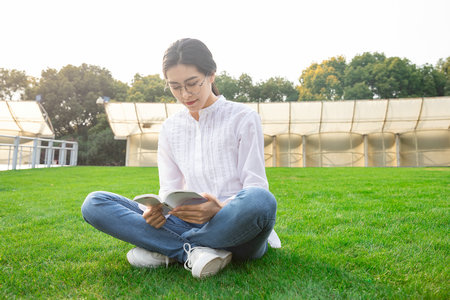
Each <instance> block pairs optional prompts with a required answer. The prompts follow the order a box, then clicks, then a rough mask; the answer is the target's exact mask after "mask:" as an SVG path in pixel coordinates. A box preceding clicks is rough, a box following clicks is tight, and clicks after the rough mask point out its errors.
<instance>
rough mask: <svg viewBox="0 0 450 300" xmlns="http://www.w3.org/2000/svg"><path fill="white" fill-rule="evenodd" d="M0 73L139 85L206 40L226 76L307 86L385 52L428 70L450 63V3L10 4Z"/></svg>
mask: <svg viewBox="0 0 450 300" xmlns="http://www.w3.org/2000/svg"><path fill="white" fill-rule="evenodd" d="M0 12H1V16H0V38H1V47H0V68H6V69H18V70H23V71H25V72H26V73H27V74H28V75H32V76H37V77H39V76H40V73H41V71H42V70H44V69H47V68H56V69H58V70H59V69H60V68H61V67H63V66H65V65H67V64H72V65H77V66H78V65H80V64H82V63H88V64H94V65H98V66H101V67H104V68H106V69H108V70H109V71H111V73H112V75H113V77H114V78H116V79H119V80H121V81H124V82H128V83H130V82H131V80H132V79H133V76H134V74H136V73H140V74H142V75H150V74H161V60H162V56H163V53H164V51H165V49H166V48H167V47H168V46H169V45H170V44H171V43H172V42H173V41H175V40H177V39H179V38H183V37H194V38H198V39H201V40H202V41H203V42H204V43H205V44H206V45H207V46H208V47H209V49H210V50H211V52H212V53H213V56H214V58H215V60H216V63H217V65H218V72H219V73H220V72H222V71H227V72H228V73H229V74H231V75H232V76H234V77H238V76H239V75H240V74H242V73H248V74H249V75H250V76H252V78H253V79H254V81H255V82H256V81H260V80H267V79H268V78H270V77H273V76H281V77H285V78H287V79H288V80H290V81H292V82H294V83H295V84H297V83H298V78H299V76H300V75H301V72H302V70H303V69H305V68H307V67H308V66H309V65H310V64H311V63H313V62H321V61H322V60H325V59H328V58H330V57H333V56H337V55H343V56H344V57H345V58H346V59H347V61H350V60H351V59H352V58H353V57H354V56H355V55H357V54H361V53H363V52H367V51H369V52H375V51H378V52H384V53H385V54H386V55H387V56H399V57H402V58H408V59H409V60H410V61H411V62H413V63H415V64H417V65H422V64H425V63H430V64H433V65H435V64H436V62H437V61H438V59H439V58H446V57H448V56H450V17H449V12H450V1H449V0H424V1H419V0H370V1H369V0H308V1H303V0H297V1H294V0H292V1H289V0H273V1H265V0H255V1H253V0H222V1H214V0H205V1H203V0H201V1H195V0H170V1H167V0H160V1H156V0H154V1H153V0H140V1H139V0H120V1H119V0H117V1H116V0H39V1H36V0H1V1H0Z"/></svg>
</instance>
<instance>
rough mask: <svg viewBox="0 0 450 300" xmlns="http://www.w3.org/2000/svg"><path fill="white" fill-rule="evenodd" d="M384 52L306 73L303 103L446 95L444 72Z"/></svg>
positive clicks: (301, 89)
mask: <svg viewBox="0 0 450 300" xmlns="http://www.w3.org/2000/svg"><path fill="white" fill-rule="evenodd" d="M441 65H442V66H443V65H444V62H443V61H442V62H441V64H439V63H438V65H437V66H436V67H433V66H432V65H429V64H425V65H424V66H422V67H417V66H416V65H414V64H412V63H411V62H410V61H409V60H407V59H405V58H404V59H402V58H399V57H386V56H385V55H384V54H383V53H377V52H375V53H373V54H372V53H369V52H366V53H363V54H362V55H357V56H355V57H354V58H353V59H352V60H351V61H350V62H349V63H348V64H346V63H345V60H344V59H343V57H340V56H338V57H336V58H331V59H330V60H324V61H323V62H322V63H320V64H317V63H314V64H312V65H311V66H310V67H308V68H307V69H306V70H304V71H303V72H302V75H301V76H300V79H299V80H300V85H299V87H298V90H299V93H300V96H299V100H342V99H374V98H382V99H387V98H407V97H433V96H444V95H446V94H445V93H446V84H447V82H450V81H449V80H448V76H446V75H445V72H444V69H445V67H443V68H441V67H440V66H441Z"/></svg>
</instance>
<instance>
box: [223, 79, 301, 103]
mask: <svg viewBox="0 0 450 300" xmlns="http://www.w3.org/2000/svg"><path fill="white" fill-rule="evenodd" d="M215 83H216V86H217V88H218V89H219V92H220V93H221V94H222V95H224V96H225V98H227V99H228V100H232V101H237V102H279V101H296V100H297V99H298V92H297V90H296V89H295V87H294V85H293V83H292V82H290V81H288V80H286V79H284V78H281V77H272V78H269V79H268V80H266V81H263V82H259V83H257V84H253V80H252V78H251V77H250V76H249V75H248V74H245V73H243V74H242V75H241V76H239V79H235V78H233V77H231V76H230V75H229V74H228V73H226V72H222V73H221V74H220V75H217V76H216V80H215Z"/></svg>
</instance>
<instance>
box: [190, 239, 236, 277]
mask: <svg viewBox="0 0 450 300" xmlns="http://www.w3.org/2000/svg"><path fill="white" fill-rule="evenodd" d="M183 247H184V251H185V252H186V253H187V260H186V262H185V263H184V268H185V269H186V270H192V276H194V277H197V278H203V277H206V276H212V275H215V274H217V272H219V271H220V270H222V269H223V268H225V266H226V265H227V264H228V263H229V262H230V261H231V252H229V251H225V250H217V249H211V248H208V247H194V248H191V245H190V244H188V243H186V244H184V246H183Z"/></svg>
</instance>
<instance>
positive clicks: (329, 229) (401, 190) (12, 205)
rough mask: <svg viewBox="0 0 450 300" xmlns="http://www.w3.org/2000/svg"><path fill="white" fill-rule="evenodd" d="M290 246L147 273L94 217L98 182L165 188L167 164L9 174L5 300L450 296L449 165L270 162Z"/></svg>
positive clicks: (2, 218) (1, 234) (4, 196)
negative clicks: (162, 173)
mask: <svg viewBox="0 0 450 300" xmlns="http://www.w3.org/2000/svg"><path fill="white" fill-rule="evenodd" d="M267 174H268V178H269V183H270V187H271V191H272V192H273V194H274V195H275V197H276V198H277V199H278V219H277V224H276V226H275V229H276V230H277V232H278V234H279V236H280V238H281V240H282V242H283V248H281V249H270V250H269V252H268V253H267V255H266V256H264V257H263V258H262V259H260V260H257V261H251V262H234V263H232V264H231V265H230V266H229V267H227V268H226V269H225V270H224V271H222V272H221V273H219V274H218V275H216V276H214V277H211V278H207V279H205V280H198V279H195V278H193V277H192V276H191V275H190V274H189V273H188V272H187V271H186V270H184V268H183V267H182V266H181V265H171V266H169V268H168V269H165V268H158V269H137V268H133V267H131V266H130V265H129V264H128V262H127V260H126V257H125V255H126V252H127V251H128V250H129V249H131V248H132V247H133V246H132V245H130V244H127V243H125V242H121V241H118V240H116V239H113V238H111V237H109V236H107V235H105V234H103V233H100V232H98V231H96V230H95V229H93V228H92V227H90V226H89V225H88V224H87V223H85V222H84V221H83V219H82V217H81V213H80V207H81V204H82V202H83V200H84V198H85V196H86V195H87V194H88V193H89V192H91V191H94V190H107V191H111V192H115V193H119V194H122V195H124V196H127V197H133V196H134V195H137V194H143V193H149V192H157V190H158V174H157V169H156V168H131V167H128V168H126V167H71V168H51V169H35V170H20V171H5V172H0V298H1V299H4V298H90V299H92V298H100V299H109V298H180V299H194V298H199V299H200V298H222V299H230V298H250V299H253V298H256V299H259V298H271V299H293V298H296V299H298V298H300V299H302V298H305V299H311V298H351V299H354V298H357V299H360V298H364V299H373V298H438V299H439V298H441V299H449V298H450V276H449V275H450V274H449V273H450V272H449V271H450V267H449V266H450V259H449V258H450V235H449V229H450V212H449V207H450V202H449V199H450V168H298V169H297V168H292V169H288V168H270V169H267Z"/></svg>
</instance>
